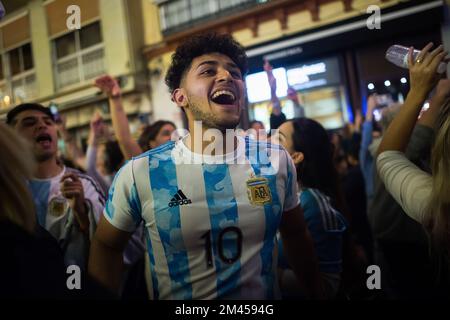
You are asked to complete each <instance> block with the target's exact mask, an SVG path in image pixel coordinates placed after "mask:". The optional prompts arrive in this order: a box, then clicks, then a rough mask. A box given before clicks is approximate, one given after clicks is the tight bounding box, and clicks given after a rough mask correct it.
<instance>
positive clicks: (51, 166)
mask: <svg viewBox="0 0 450 320" xmlns="http://www.w3.org/2000/svg"><path fill="white" fill-rule="evenodd" d="M62 170H63V167H62V166H60V165H59V164H58V162H57V161H56V158H50V159H48V160H45V161H41V162H38V163H37V168H36V171H35V174H34V177H35V178H37V179H50V178H53V177H56V176H57V175H58V174H60V173H61V171H62Z"/></svg>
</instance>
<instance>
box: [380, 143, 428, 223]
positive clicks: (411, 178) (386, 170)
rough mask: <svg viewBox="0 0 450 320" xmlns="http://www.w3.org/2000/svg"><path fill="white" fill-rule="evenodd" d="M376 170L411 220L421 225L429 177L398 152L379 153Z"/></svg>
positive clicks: (425, 205) (426, 200) (426, 199)
mask: <svg viewBox="0 0 450 320" xmlns="http://www.w3.org/2000/svg"><path fill="white" fill-rule="evenodd" d="M377 169H378V173H379V175H380V178H381V180H382V181H383V182H384V184H385V186H386V189H387V190H388V191H389V193H390V194H391V195H392V196H393V197H394V199H395V200H396V201H397V202H398V204H399V205H400V206H401V207H402V208H403V210H404V211H405V212H406V213H407V214H408V215H409V216H410V217H411V218H413V219H414V220H416V221H418V222H419V223H422V222H423V215H424V213H425V211H426V208H427V206H428V204H429V201H430V197H431V188H432V178H431V176H430V175H429V174H428V173H426V172H424V171H422V170H420V169H419V168H418V167H417V166H415V165H414V164H413V163H412V162H411V161H409V160H408V159H407V158H406V157H405V155H404V154H403V153H402V152H399V151H385V152H383V153H381V154H380V155H379V156H378V158H377Z"/></svg>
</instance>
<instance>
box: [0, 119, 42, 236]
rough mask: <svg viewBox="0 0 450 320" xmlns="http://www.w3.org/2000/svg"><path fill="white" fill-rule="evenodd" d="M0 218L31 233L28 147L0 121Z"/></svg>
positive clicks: (0, 220) (32, 225)
mask: <svg viewBox="0 0 450 320" xmlns="http://www.w3.org/2000/svg"><path fill="white" fill-rule="evenodd" d="M0 149H1V150H2V156H1V157H0V195H1V201H0V222H4V221H10V222H13V223H15V224H16V225H18V226H19V227H21V228H23V229H24V230H26V231H28V232H29V233H33V232H34V229H35V226H36V216H35V214H34V203H33V199H32V197H31V193H30V192H29V190H28V186H27V183H26V179H27V178H31V176H32V173H33V169H34V161H33V155H32V153H31V148H30V147H28V146H27V144H26V141H24V140H22V139H21V138H20V137H18V136H17V135H16V133H14V132H13V131H12V130H11V129H10V128H8V127H7V126H6V125H4V124H0Z"/></svg>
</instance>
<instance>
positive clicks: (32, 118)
mask: <svg viewBox="0 0 450 320" xmlns="http://www.w3.org/2000/svg"><path fill="white" fill-rule="evenodd" d="M36 119H37V117H33V116H29V117H25V118H22V119H20V121H21V122H22V121H28V120H36Z"/></svg>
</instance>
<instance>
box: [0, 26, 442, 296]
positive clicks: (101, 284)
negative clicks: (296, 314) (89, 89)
mask: <svg viewBox="0 0 450 320" xmlns="http://www.w3.org/2000/svg"><path fill="white" fill-rule="evenodd" d="M431 49H432V44H428V45H427V46H425V47H424V48H423V49H422V51H421V52H420V54H419V56H418V57H416V59H415V60H413V58H412V51H411V53H410V56H409V66H410V91H409V93H408V96H407V98H406V100H405V102H404V103H403V104H399V103H396V104H392V105H389V106H387V107H385V108H383V109H379V99H378V97H377V95H375V94H374V95H371V96H369V97H368V101H367V111H366V114H365V116H364V117H363V116H362V115H361V114H360V113H359V114H357V116H356V118H355V122H354V123H352V124H348V125H347V126H346V127H345V128H343V129H342V130H340V131H334V132H329V131H327V130H325V128H324V127H323V126H322V125H321V124H320V123H319V122H317V121H315V120H313V119H310V118H308V117H307V114H306V113H305V110H304V108H303V107H302V106H301V104H300V102H299V98H298V95H297V93H296V92H295V90H293V89H292V88H289V92H288V98H289V99H290V100H291V101H292V102H293V104H294V108H295V115H296V117H295V118H294V119H291V120H286V117H285V116H284V114H283V112H282V107H281V104H280V101H279V100H278V98H277V96H276V80H275V77H274V76H273V74H272V67H271V66H270V63H269V62H268V61H265V62H264V70H265V71H266V73H267V78H268V82H269V85H270V88H271V104H272V115H271V118H270V124H271V128H270V129H271V133H270V134H267V132H266V128H264V124H263V123H262V122H259V121H253V122H252V123H250V126H249V128H248V129H250V130H248V131H247V132H244V133H242V131H233V132H234V133H233V134H232V135H230V134H229V131H230V130H233V129H236V128H237V127H238V125H239V123H240V122H241V114H242V112H243V110H244V109H245V93H244V80H243V76H244V75H245V73H246V68H247V58H246V54H245V50H244V48H243V47H242V46H241V45H240V44H239V43H237V42H236V41H235V40H234V39H233V38H232V37H231V36H229V35H218V34H213V33H209V34H203V35H198V36H194V37H192V38H189V39H187V40H186V41H185V42H184V43H183V44H181V45H180V46H179V47H178V48H177V49H176V51H175V53H174V54H173V56H172V63H171V65H170V68H169V70H168V72H167V75H166V83H167V86H168V88H169V91H170V93H171V97H172V101H173V102H174V103H175V104H176V106H177V107H179V108H181V109H182V111H183V112H184V114H185V115H186V117H187V120H188V129H189V130H188V133H187V134H185V135H178V134H177V128H176V126H175V124H174V123H173V122H171V121H169V120H159V121H156V122H154V123H152V124H149V125H146V126H145V127H143V128H142V130H141V132H140V134H139V137H137V138H136V136H133V135H132V133H131V131H130V126H129V123H128V118H127V115H126V113H125V112H124V108H123V105H122V97H121V89H120V86H119V84H118V82H117V81H116V80H115V79H114V78H113V77H111V76H108V75H106V76H102V77H100V78H98V79H96V81H95V86H96V87H97V88H99V89H100V90H101V91H102V93H103V94H104V95H105V96H106V97H107V98H108V101H109V108H110V114H111V124H112V125H111V126H109V125H108V124H107V123H106V121H104V119H103V118H102V115H101V114H100V113H96V114H95V115H94V116H93V117H92V119H91V122H90V132H89V138H88V144H87V149H86V150H85V151H83V150H82V149H81V147H80V146H79V145H77V143H76V141H75V140H74V139H73V137H72V136H71V134H70V133H69V132H68V131H67V130H66V128H65V125H64V119H62V120H58V119H55V117H54V114H53V113H52V112H50V109H49V108H47V107H44V106H42V105H40V104H37V103H25V104H21V105H18V106H16V107H14V108H13V109H12V110H10V111H9V112H8V114H7V119H6V123H5V124H0V148H1V150H2V156H1V157H0V177H1V179H0V191H1V197H2V201H0V238H1V239H2V240H3V241H1V242H0V243H1V247H2V249H3V251H2V252H4V253H6V255H5V256H4V260H3V261H4V262H3V263H2V264H1V266H0V283H1V284H2V285H1V286H0V296H2V297H3V296H4V297H16V298H20V297H48V298H121V299H280V298H281V299H327V300H349V299H352V300H374V299H405V298H406V299H417V298H423V299H434V298H448V297H449V295H450V286H449V285H450V263H449V262H450V261H449V254H450V252H449V250H450V182H449V181H450V180H449V179H448V178H449V177H450V157H449V154H450V152H449V150H450V116H449V112H450V99H449V98H450V81H449V80H447V79H441V77H440V76H439V74H438V73H437V72H436V70H437V68H438V65H439V63H441V62H447V57H446V56H447V52H446V51H444V49H443V47H442V46H439V47H437V48H436V49H434V50H431ZM431 93H433V94H432V96H431V100H430V107H429V109H428V110H427V111H425V112H421V109H422V106H423V104H424V102H425V100H427V99H428V98H429V96H430V94H431ZM174 107H175V106H174ZM376 109H379V110H381V119H379V120H376V119H375V118H374V111H375V110H376ZM199 121H200V125H201V130H200V131H197V130H193V129H194V127H195V126H196V125H197V124H198V123H199ZM273 129H277V130H276V131H273ZM211 136H213V137H214V139H209V138H211ZM205 137H207V138H206V139H205ZM208 137H209V138H208ZM58 140H64V145H65V148H64V150H61V149H60V148H59V147H58V146H59V144H58ZM205 140H206V141H205ZM230 146H232V147H231V149H230V148H229V147H230ZM374 264H375V265H377V266H379V268H380V270H381V281H382V284H381V289H379V290H369V288H368V287H367V282H366V281H367V278H368V276H369V275H368V274H367V268H368V267H369V266H370V265H374ZM73 265H75V266H78V267H79V268H80V270H81V274H82V286H81V287H82V289H81V290H75V291H74V290H70V289H69V288H68V286H67V283H66V279H67V274H66V268H67V267H68V266H73Z"/></svg>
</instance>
